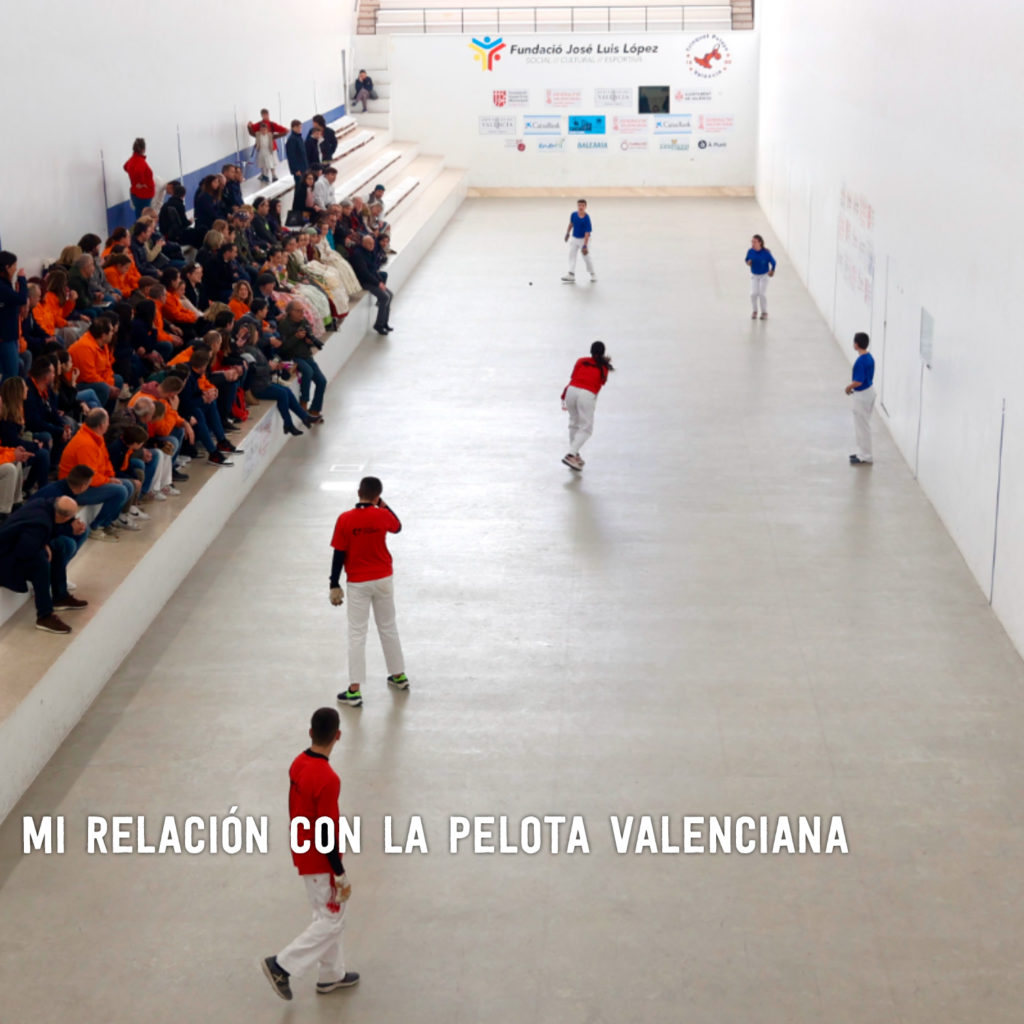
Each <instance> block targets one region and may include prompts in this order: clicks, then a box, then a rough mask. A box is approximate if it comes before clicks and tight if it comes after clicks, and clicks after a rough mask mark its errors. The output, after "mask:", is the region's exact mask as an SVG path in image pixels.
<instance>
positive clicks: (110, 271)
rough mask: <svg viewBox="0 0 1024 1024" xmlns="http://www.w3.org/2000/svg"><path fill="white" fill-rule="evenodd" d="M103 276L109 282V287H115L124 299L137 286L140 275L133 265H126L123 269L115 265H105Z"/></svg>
mask: <svg viewBox="0 0 1024 1024" xmlns="http://www.w3.org/2000/svg"><path fill="white" fill-rule="evenodd" d="M103 276H104V277H105V278H106V279H107V281H109V282H110V287H111V288H116V289H117V290H118V291H119V292H120V293H121V294H122V295H123V296H124V297H125V298H126V299H127V298H128V296H129V295H131V293H132V292H133V291H135V289H136V288H138V286H139V278H141V277H142V275H141V274H140V273H139V272H138V271H137V270H136V269H135V267H134V265H132V266H126V267H125V268H124V270H119V269H118V268H117V267H106V268H105V269H104V271H103Z"/></svg>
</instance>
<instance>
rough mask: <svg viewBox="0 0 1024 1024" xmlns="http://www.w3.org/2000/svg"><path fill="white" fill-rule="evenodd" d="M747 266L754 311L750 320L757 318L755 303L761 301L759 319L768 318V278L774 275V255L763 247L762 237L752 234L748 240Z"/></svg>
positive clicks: (751, 302)
mask: <svg viewBox="0 0 1024 1024" xmlns="http://www.w3.org/2000/svg"><path fill="white" fill-rule="evenodd" d="M745 258H746V261H747V266H748V267H750V275H751V276H750V304H751V305H752V306H753V307H754V312H753V313H751V314H750V319H751V320H756V319H757V304H758V302H760V303H761V319H762V320H767V319H768V278H769V277H774V276H775V257H774V256H773V255H772V254H771V250H770V249H766V248H765V247H764V239H763V238H762V237H761V236H760V235H754V237H753V238H752V239H751V240H750V248H749V249H748V250H747V255H746V257H745Z"/></svg>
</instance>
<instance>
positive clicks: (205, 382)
mask: <svg viewBox="0 0 1024 1024" xmlns="http://www.w3.org/2000/svg"><path fill="white" fill-rule="evenodd" d="M194 347H195V346H194V345H189V346H188V348H183V349H182V350H181V351H180V352H179V353H178V354H177V355H176V356H175V357H174V358H173V359H172V360H171V361H170V362H169V363H168V364H167V365H168V366H178V365H180V364H181V363H187V362H188V361H189V360H190V359H191V358H192V349H193V348H194ZM199 386H200V387H201V388H202V389H203V390H204V391H216V390H217V389H216V388H215V387H214V386H213V385H212V384H211V383H210V381H209V379H208V378H207V376H206V374H205V373H204V374H201V375H200V377H199Z"/></svg>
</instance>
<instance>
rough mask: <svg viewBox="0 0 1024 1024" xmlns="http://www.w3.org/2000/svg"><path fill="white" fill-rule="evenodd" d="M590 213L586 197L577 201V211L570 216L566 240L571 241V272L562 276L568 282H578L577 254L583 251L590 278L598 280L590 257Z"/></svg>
mask: <svg viewBox="0 0 1024 1024" xmlns="http://www.w3.org/2000/svg"><path fill="white" fill-rule="evenodd" d="M591 231H593V227H592V226H591V223H590V214H588V213H587V201H586V199H578V200H577V201H576V212H575V213H573V214H572V215H571V216H570V217H569V226H568V227H567V228H566V229H565V240H566V241H567V242H568V243H569V273H568V274H566V275H565V277H563V278H562V280H563V281H564V282H565V283H566V284H575V283H576V255H577V254H578V253H580V252H582V253H583V262H584V263H585V264H586V266H587V270H588V271H589V273H590V280H591V281H596V280H597V274H595V273H594V264H593V261H592V260H591V259H590V232H591Z"/></svg>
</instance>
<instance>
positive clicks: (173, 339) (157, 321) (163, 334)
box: [153, 302, 181, 345]
mask: <svg viewBox="0 0 1024 1024" xmlns="http://www.w3.org/2000/svg"><path fill="white" fill-rule="evenodd" d="M153 305H154V306H156V316H155V317H154V319H153V326H154V327H155V328H156V336H157V337H158V338H159V339H160V340H161V341H169V342H170V343H171V344H172V345H180V344H181V338H179V337H177V336H176V335H174V334H171V333H170V332H169V331H168V330H167V329H166V328H165V327H164V314H163V312H162V308H161V304H160V303H158V302H154V303H153Z"/></svg>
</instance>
